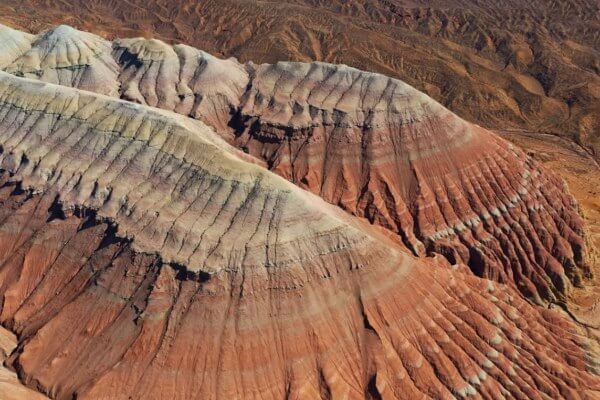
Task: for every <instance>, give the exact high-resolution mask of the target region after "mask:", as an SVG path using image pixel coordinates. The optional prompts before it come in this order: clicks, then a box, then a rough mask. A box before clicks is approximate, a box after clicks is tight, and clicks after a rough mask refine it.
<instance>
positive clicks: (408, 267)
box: [0, 73, 600, 399]
mask: <svg viewBox="0 0 600 400" xmlns="http://www.w3.org/2000/svg"><path fill="white" fill-rule="evenodd" d="M0 145H1V146H2V153H1V154H0V165H1V167H2V175H1V181H0V184H1V188H0V296H1V297H2V309H1V313H0V322H2V324H3V325H4V326H7V327H9V328H10V329H11V330H13V331H14V332H16V333H17V335H18V337H19V346H18V348H17V350H16V351H15V352H13V354H12V355H11V356H10V357H9V360H8V362H9V364H10V365H11V366H13V367H14V368H15V369H16V370H17V371H18V374H19V377H20V378H21V379H22V381H23V382H25V383H26V384H27V385H29V386H30V387H32V388H36V389H38V390H39V391H42V392H44V393H46V394H48V395H49V396H50V397H52V398H58V399H67V398H73V397H77V398H82V399H85V398H88V399H102V398H106V399H108V398H110V399H129V398H134V399H165V398H169V399H189V398H202V399H213V398H220V399H230V398H297V399H314V398H350V399H363V398H386V399H387V398H389V399H394V398H398V399H400V398H405V399H414V398H420V397H430V398H440V399H445V398H455V397H467V396H475V397H481V398H490V399H492V398H493V399H497V398H509V397H514V398H523V399H525V398H527V399H538V398H539V399H543V398H547V397H550V398H561V397H564V398H587V397H591V396H594V395H597V393H598V391H599V390H600V378H598V376H597V375H596V374H597V372H598V371H597V355H596V353H595V351H594V347H593V343H592V342H590V341H589V340H588V339H587V338H586V337H585V335H584V334H583V331H582V330H581V329H579V328H578V327H577V326H576V325H574V324H572V323H570V322H569V321H568V320H567V319H566V318H565V317H563V316H562V315H561V314H560V313H559V312H557V311H553V310H548V309H544V308H539V307H536V306H534V305H532V304H531V303H529V302H528V301H527V300H525V299H524V298H523V297H522V296H521V295H520V294H519V293H518V292H517V291H516V290H515V289H514V288H513V287H511V286H508V285H503V284H498V283H495V282H493V281H490V280H487V279H482V278H479V277H476V276H474V275H473V274H472V273H471V272H470V271H468V270H467V269H465V268H460V266H459V265H458V264H456V265H450V264H449V263H448V262H447V261H446V259H444V258H443V257H440V256H435V257H420V258H417V257H415V256H414V255H412V254H410V252H409V251H408V250H407V249H406V247H405V246H404V245H403V244H402V243H401V241H400V240H398V238H397V236H396V235H394V234H393V233H392V232H390V231H389V230H386V229H384V228H382V227H379V226H373V225H370V224H368V223H366V221H364V220H363V219H359V218H356V217H353V216H351V215H349V214H348V213H345V212H343V211H341V210H340V209H338V208H336V207H334V206H332V205H330V204H327V203H326V202H325V201H323V200H321V199H319V198H318V197H317V196H315V195H314V194H311V193H309V192H307V191H304V190H302V189H300V188H298V187H297V186H294V185H293V184H291V183H289V182H287V181H286V180H284V179H282V178H280V177H278V176H277V175H275V174H273V173H271V172H269V171H267V170H266V169H264V168H262V167H260V166H258V165H256V164H255V163H253V161H254V160H253V159H252V158H251V157H250V156H248V155H246V154H244V153H243V152H241V151H238V150H236V149H235V148H233V147H231V146H229V145H228V144H227V143H225V142H224V141H223V140H222V139H221V138H220V137H219V136H217V135H216V133H215V132H214V131H212V130H211V129H210V128H209V127H208V126H206V125H204V124H203V123H201V122H199V121H194V120H192V119H188V118H185V117H182V116H179V115H177V114H174V113H171V112H167V111H162V110H158V109H153V108H149V107H146V106H140V105H135V104H132V103H127V102H124V101H119V100H116V99H111V98H110V97H106V96H101V95H96V94H93V93H91V92H84V91H81V90H78V89H74V88H66V87H62V86H58V85H53V84H48V83H42V82H37V81H33V80H29V79H25V78H18V77H14V76H12V75H9V74H6V73H0Z"/></svg>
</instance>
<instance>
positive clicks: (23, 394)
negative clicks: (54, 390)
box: [0, 326, 47, 400]
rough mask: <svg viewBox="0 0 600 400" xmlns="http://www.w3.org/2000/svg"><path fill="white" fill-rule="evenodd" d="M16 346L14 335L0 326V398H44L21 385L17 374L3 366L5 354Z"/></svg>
mask: <svg viewBox="0 0 600 400" xmlns="http://www.w3.org/2000/svg"><path fill="white" fill-rule="evenodd" d="M15 347H17V339H16V337H15V335H14V334H13V333H12V332H10V331H9V330H7V329H4V328H3V327H1V326H0V399H2V400H44V399H47V397H46V396H44V395H42V394H40V393H38V392H36V391H34V390H32V389H30V388H28V387H27V386H25V385H23V383H21V381H19V378H18V377H17V374H16V373H15V372H14V371H11V370H10V369H8V368H7V367H5V366H4V361H5V360H6V358H7V356H8V355H10V354H11V353H12V351H13V350H14V349H15Z"/></svg>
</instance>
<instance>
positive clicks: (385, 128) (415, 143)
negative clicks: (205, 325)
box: [2, 26, 588, 303]
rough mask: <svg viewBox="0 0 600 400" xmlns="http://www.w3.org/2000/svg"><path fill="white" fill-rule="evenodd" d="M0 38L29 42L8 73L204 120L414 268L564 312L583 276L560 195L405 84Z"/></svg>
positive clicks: (308, 68)
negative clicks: (401, 248)
mask: <svg viewBox="0 0 600 400" xmlns="http://www.w3.org/2000/svg"><path fill="white" fill-rule="evenodd" d="M2 32H3V33H2V34H3V35H5V36H10V37H14V39H12V41H11V42H10V43H13V42H14V43H17V42H18V43H21V42H23V41H24V40H25V39H27V38H28V39H29V40H30V41H31V49H29V50H27V48H28V46H27V45H21V46H17V47H15V46H14V45H11V46H12V47H11V48H18V49H22V50H21V52H22V54H20V55H18V54H16V53H17V51H16V50H14V49H13V50H11V51H10V52H9V53H8V54H9V55H11V56H12V58H13V59H14V60H12V62H11V63H10V64H9V65H8V66H7V67H5V70H6V71H8V72H11V73H13V74H17V75H19V76H27V77H33V78H36V79H40V80H43V81H46V82H50V83H58V84H61V85H66V86H74V87H77V88H80V89H86V90H90V91H95V92H97V93H102V94H109V95H112V96H115V97H121V98H123V99H125V100H129V101H133V102H136V103H140V104H144V105H150V106H153V107H159V108H163V109H166V110H170V111H175V112H177V113H179V114H183V115H187V116H190V117H193V118H195V119H198V120H201V121H203V122H205V123H206V124H208V125H209V126H211V127H213V128H214V129H215V130H216V131H217V132H218V133H219V134H220V135H221V136H222V137H223V138H225V139H226V140H227V141H228V142H229V143H231V144H233V145H235V146H236V147H238V148H240V149H243V150H244V151H245V152H247V153H250V154H251V155H253V156H254V157H255V158H256V159H257V160H261V161H262V162H264V165H266V166H267V167H268V168H269V169H271V170H272V171H274V172H276V173H277V174H279V175H281V176H283V177H284V178H286V179H288V180H289V181H291V182H293V183H296V184H297V185H299V186H300V187H302V188H304V189H307V190H309V191H311V192H313V193H315V194H317V195H319V196H320V197H321V198H323V199H325V200H326V201H328V202H329V203H332V204H335V205H337V206H340V207H341V208H342V209H344V210H346V211H347V212H349V213H350V214H352V215H356V216H359V217H364V218H366V219H368V220H369V221H370V222H371V223H373V224H375V225H379V226H382V227H384V228H387V229H388V230H390V231H391V232H393V233H394V234H396V235H397V236H398V238H399V239H400V240H401V241H402V242H403V243H404V245H405V246H406V247H407V248H408V249H409V250H410V251H411V252H412V253H413V254H415V255H425V254H432V253H438V254H442V255H444V256H445V257H446V258H447V259H448V260H449V261H450V262H451V263H459V262H460V263H464V264H466V265H468V266H469V267H470V269H471V270H472V271H473V272H475V273H476V274H477V275H479V276H482V277H486V278H490V279H493V280H496V281H498V282H502V283H508V284H510V285H513V286H514V287H517V288H518V289H519V290H520V291H521V292H522V293H524V294H525V295H526V296H528V297H529V298H531V299H533V300H535V301H536V302H538V303H544V302H547V301H551V302H553V301H564V300H565V293H566V292H567V290H568V288H569V286H570V285H571V284H576V285H579V284H581V280H582V277H583V276H585V275H586V274H587V272H588V271H587V269H586V266H585V263H584V254H583V252H584V249H583V246H584V244H583V239H582V235H583V223H582V220H581V218H580V216H579V215H578V213H577V209H576V205H575V203H574V200H573V198H572V197H571V196H570V195H569V193H568V190H567V189H566V187H565V186H564V184H563V182H562V181H561V180H560V179H559V178H557V177H555V176H554V175H553V174H551V173H548V172H547V171H544V170H543V169H542V168H541V167H540V166H539V165H538V164H537V163H536V162H534V161H533V160H532V159H530V157H528V156H527V155H526V154H524V153H523V152H522V151H521V150H519V149H517V148H515V147H513V146H511V145H510V144H509V143H507V142H506V141H504V140H502V139H500V138H498V137H497V136H495V135H494V134H492V133H490V132H488V131H486V130H485V129H483V128H481V127H479V126H477V125H473V124H471V123H468V122H466V121H464V120H462V119H460V118H458V117H457V116H456V115H454V114H453V113H451V112H450V111H448V110H447V109H445V108H444V107H442V106H441V105H440V104H438V103H437V102H435V101H433V100H432V99H431V98H429V97H428V96H426V95H424V94H423V93H420V92H418V91H417V90H415V89H414V88H412V87H410V86H408V85H407V84H405V83H403V82H401V81H398V80H396V79H392V78H388V77H385V76H382V75H379V74H372V73H367V72H363V71H359V70H356V69H353V68H350V67H346V66H343V65H331V64H325V63H312V64H303V63H290V62H282V63H278V64H275V65H270V64H264V65H253V64H251V63H250V64H247V65H242V64H239V63H238V62H237V61H236V60H235V59H229V60H220V59H217V58H215V57H213V56H210V55H209V54H207V53H204V52H202V51H200V50H196V49H193V48H191V47H188V46H185V45H176V46H173V47H171V46H169V45H167V44H165V43H163V42H161V41H158V40H154V39H150V40H147V39H141V38H137V39H121V40H116V41H115V42H114V43H112V45H111V43H109V42H107V41H105V40H104V39H101V38H99V37H96V36H94V35H91V34H89V33H85V32H80V31H77V30H74V29H73V28H70V27H66V26H59V27H57V28H55V29H54V30H51V31H48V32H46V33H42V34H40V35H39V36H37V37H34V38H33V37H32V38H30V37H27V36H25V35H23V34H21V33H19V32H16V31H13V30H9V29H8V28H4V30H3V31H2ZM7 42H9V41H7ZM111 48H112V50H111ZM5 63H6V62H5ZM257 162H258V161H257Z"/></svg>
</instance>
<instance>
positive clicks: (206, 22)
mask: <svg viewBox="0 0 600 400" xmlns="http://www.w3.org/2000/svg"><path fill="white" fill-rule="evenodd" d="M0 22H3V23H7V24H9V25H11V26H17V27H20V28H21V29H24V30H30V31H31V32H35V33H37V32H38V31H40V30H44V29H48V28H50V27H52V26H55V25H57V24H61V23H65V24H69V25H72V26H75V27H78V28H80V29H83V30H87V31H92V32H94V33H97V34H100V35H101V36H105V37H111V38H115V37H132V36H146V37H156V38H159V39H162V40H164V41H167V42H169V43H181V42H183V43H188V44H190V45H193V46H195V47H198V48H201V49H204V50H206V51H208V52H210V53H212V54H218V55H221V56H225V57H230V56H235V57H238V58H239V59H240V60H242V61H244V62H246V61H254V62H256V63H265V62H266V63H276V62H277V61H288V60H293V61H302V62H308V61H325V62H330V63H335V64H340V63H344V64H347V65H351V66H353V67H356V68H359V69H363V70H368V71H372V72H379V73H382V74H385V75H388V76H392V77H395V78H399V79H402V80H404V81H406V82H407V83H409V84H410V85H412V86H414V87H416V88H417V89H419V90H421V91H424V92H425V93H427V94H428V95H430V96H431V97H433V98H434V99H436V100H437V101H439V102H441V103H442V104H443V105H445V106H446V107H448V108H449V109H450V110H452V111H454V112H456V113H457V114H458V115H460V116H461V117H463V118H465V119H467V120H469V121H474V122H476V123H478V124H479V125H482V126H484V127H487V128H494V129H511V130H527V131H533V132H543V133H552V134H554V135H561V136H563V137H565V138H568V139H569V140H574V141H576V142H577V143H578V144H580V145H582V146H584V147H585V148H586V149H587V150H588V151H589V152H590V153H591V154H593V155H595V158H596V161H598V157H599V155H600V147H599V144H600V141H599V140H600V136H599V135H598V132H600V117H599V115H600V108H599V107H600V106H598V104H600V102H599V101H598V100H599V96H600V75H599V73H600V42H599V40H600V36H599V35H598V31H599V30H600V7H599V4H598V2H597V1H595V0H561V1H556V0H532V1H520V0H502V1H500V2H498V1H490V0H426V1H425V0H344V1H339V0H328V1H319V0H287V1H278V0H277V1H276V0H268V1H248V0H218V1H215V0H208V1H202V2H200V3H198V2H195V1H190V0H175V1H165V0H129V1H113V0H98V1H94V2H89V1H80V0H60V1H59V0H3V1H2V2H1V4H0Z"/></svg>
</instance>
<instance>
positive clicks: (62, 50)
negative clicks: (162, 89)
mask: <svg viewBox="0 0 600 400" xmlns="http://www.w3.org/2000/svg"><path fill="white" fill-rule="evenodd" d="M12 36H13V37H14V35H12ZM6 71H8V72H11V73H13V74H16V75H19V76H25V77H28V78H36V79H40V80H43V81H45V82H51V83H56V84H59V85H66V86H75V87H78V88H80V89H84V90H90V91H94V92H97V93H101V94H107V95H117V93H118V91H117V90H118V84H117V74H118V71H119V68H118V66H117V64H116V62H115V61H114V59H113V58H112V56H111V44H110V42H107V41H106V40H104V39H102V38H100V37H98V36H96V35H92V34H90V33H87V32H81V31H78V30H76V29H73V28H71V27H70V26H66V25H61V26H58V27H56V28H55V29H52V30H50V31H48V32H45V33H43V34H42V35H39V36H37V37H36V38H35V39H34V40H33V41H32V42H31V48H30V49H28V50H27V51H26V52H23V53H22V54H20V56H19V57H18V58H17V59H15V60H14V61H13V62H12V63H11V64H10V65H8V66H7V67H6Z"/></svg>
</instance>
